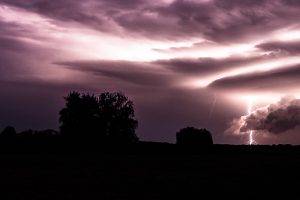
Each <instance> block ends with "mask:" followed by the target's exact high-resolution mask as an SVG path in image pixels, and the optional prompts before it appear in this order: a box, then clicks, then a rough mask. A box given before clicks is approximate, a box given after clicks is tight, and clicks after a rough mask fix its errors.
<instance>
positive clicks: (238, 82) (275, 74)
mask: <svg viewBox="0 0 300 200" xmlns="http://www.w3.org/2000/svg"><path fill="white" fill-rule="evenodd" d="M299 84H300V65H295V66H289V67H283V68H280V69H276V70H270V71H266V72H254V73H250V74H244V75H239V76H232V77H226V78H222V79H218V80H216V81H214V82H212V83H211V84H210V85H209V87H210V88H214V89H221V90H238V91H241V90H254V91H259V90H272V91H275V90H278V89H279V90H282V89H287V88H291V87H295V86H297V85H299Z"/></svg>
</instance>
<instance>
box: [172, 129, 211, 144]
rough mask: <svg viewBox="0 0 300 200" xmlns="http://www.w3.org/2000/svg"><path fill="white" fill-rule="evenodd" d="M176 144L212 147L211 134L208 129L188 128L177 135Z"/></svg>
mask: <svg viewBox="0 0 300 200" xmlns="http://www.w3.org/2000/svg"><path fill="white" fill-rule="evenodd" d="M176 143H177V144H181V145H205V146H206V145H212V144H213V139H212V136H211V133H210V132H209V131H208V130H206V129H197V128H194V127H186V128H183V129H181V130H180V131H179V132H177V133H176Z"/></svg>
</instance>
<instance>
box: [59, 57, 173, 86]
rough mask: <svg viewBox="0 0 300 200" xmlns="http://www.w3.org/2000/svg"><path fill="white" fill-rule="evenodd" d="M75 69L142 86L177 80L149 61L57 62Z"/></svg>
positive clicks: (160, 84) (168, 83) (167, 83)
mask: <svg viewBox="0 0 300 200" xmlns="http://www.w3.org/2000/svg"><path fill="white" fill-rule="evenodd" d="M57 64H60V65H65V66H68V68H70V69H73V70H79V71H81V72H88V73H93V74H94V75H97V76H104V77H109V78H112V79H117V80H121V81H125V82H127V83H133V84H137V85H142V86H149V87H150V86H156V87H162V86H170V85H171V83H172V81H175V77H174V74H171V73H170V72H167V71H166V70H163V69H161V68H158V67H155V66H154V65H152V64H151V63H147V62H130V61H112V60H106V61H105V60H102V61H101V60H100V61H78V62H62V63H57Z"/></svg>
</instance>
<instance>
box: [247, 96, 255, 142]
mask: <svg viewBox="0 0 300 200" xmlns="http://www.w3.org/2000/svg"><path fill="white" fill-rule="evenodd" d="M252 106H253V100H252V99H250V100H249V103H248V115H250V114H251V112H252ZM253 144H255V140H254V137H253V130H250V131H249V145H253Z"/></svg>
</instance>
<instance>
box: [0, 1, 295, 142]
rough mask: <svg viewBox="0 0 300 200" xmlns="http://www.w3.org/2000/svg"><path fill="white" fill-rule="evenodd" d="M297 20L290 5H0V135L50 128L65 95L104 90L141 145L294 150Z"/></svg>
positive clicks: (290, 2) (102, 3) (125, 2)
mask: <svg viewBox="0 0 300 200" xmlns="http://www.w3.org/2000/svg"><path fill="white" fill-rule="evenodd" d="M299 22H300V1H297V0H197V1H196V0H152V1H150V0H109V1H107V0H85V1H74V0H0V91H1V98H0V101H1V102H0V127H1V128H3V127H4V126H6V125H13V126H15V127H16V128H17V130H23V129H28V128H34V129H44V128H54V129H58V112H59V110H60V109H61V108H62V107H63V105H64V101H63V98H62V97H63V96H64V95H66V94H67V93H68V92H69V91H70V90H79V91H82V92H95V93H100V92H103V91H105V90H108V91H122V92H124V93H125V94H126V95H127V96H129V97H130V98H131V99H132V100H133V101H134V103H135V109H136V115H137V118H138V120H139V128H138V130H137V134H138V136H139V137H140V138H141V139H142V140H151V141H167V142H174V141H175V133H176V131H178V130H179V129H180V128H183V127H185V126H195V127H198V128H207V129H209V130H210V131H211V132H212V133H213V138H214V141H215V142H216V143H232V144H240V143H248V141H249V133H250V131H252V132H253V138H254V140H255V143H258V144H270V143H293V144H300V134H297V133H298V132H299V131H300V128H299V127H300V126H299V125H300V100H299V99H300V88H299V84H300V57H299V54H300V23H299Z"/></svg>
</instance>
